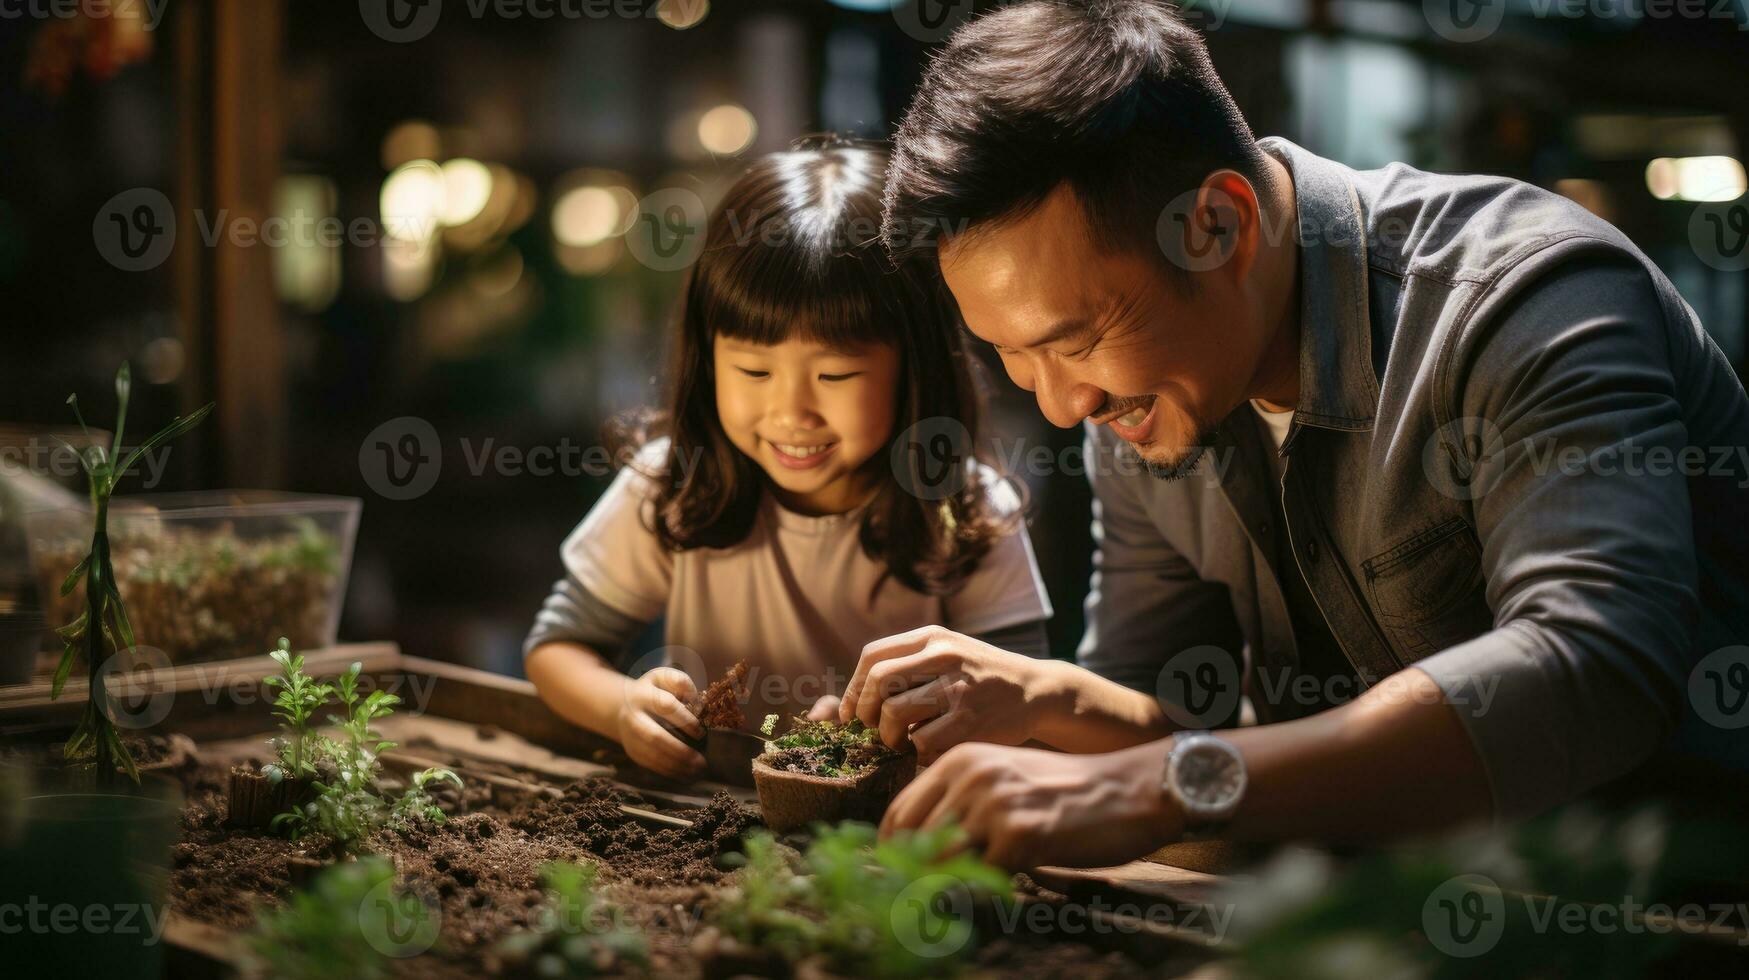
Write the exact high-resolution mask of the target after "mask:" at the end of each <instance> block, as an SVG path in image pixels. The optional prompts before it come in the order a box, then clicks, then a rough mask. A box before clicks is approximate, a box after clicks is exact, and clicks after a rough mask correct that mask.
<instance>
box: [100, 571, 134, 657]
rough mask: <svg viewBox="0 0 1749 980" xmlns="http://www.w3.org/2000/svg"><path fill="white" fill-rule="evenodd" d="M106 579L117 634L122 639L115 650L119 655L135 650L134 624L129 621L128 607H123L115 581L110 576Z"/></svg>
mask: <svg viewBox="0 0 1749 980" xmlns="http://www.w3.org/2000/svg"><path fill="white" fill-rule="evenodd" d="M105 578H106V581H105V583H104V585H105V586H106V588H107V590H108V592H109V598H110V600H111V602H110V608H111V609H112V610H114V612H113V613H112V614H111V615H112V617H113V618H114V619H115V626H116V633H117V634H118V635H119V636H120V637H121V645H120V646H118V647H116V648H115V649H116V651H117V652H118V653H119V652H120V651H122V650H132V649H133V648H134V624H133V622H132V621H131V620H129V619H128V608H127V606H124V605H122V601H121V593H120V592H119V591H117V590H116V587H115V579H114V578H113V577H109V576H106V577H105Z"/></svg>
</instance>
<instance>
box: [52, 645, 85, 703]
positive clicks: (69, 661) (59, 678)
mask: <svg viewBox="0 0 1749 980" xmlns="http://www.w3.org/2000/svg"><path fill="white" fill-rule="evenodd" d="M66 646H67V648H66V650H65V651H63V652H62V654H61V662H60V664H59V665H58V666H56V667H55V679H54V681H53V683H51V684H50V685H49V700H51V701H52V700H54V699H56V698H58V697H60V696H61V688H62V687H65V686H66V684H67V678H68V677H70V676H72V673H73V660H74V659H75V658H76V657H77V656H78V653H79V642H78V641H77V640H73V639H68V640H67V644H66Z"/></svg>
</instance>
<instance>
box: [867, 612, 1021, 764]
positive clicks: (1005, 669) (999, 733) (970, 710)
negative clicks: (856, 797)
mask: <svg viewBox="0 0 1749 980" xmlns="http://www.w3.org/2000/svg"><path fill="white" fill-rule="evenodd" d="M1049 676H1050V675H1049V669H1048V662H1047V661H1039V660H1034V659H1033V658H1031V657H1025V656H1022V655H1020V654H1018V653H1009V652H1008V651H1006V650H998V649H997V648H995V647H993V646H991V645H990V644H988V643H984V642H982V641H980V640H974V639H972V638H971V637H969V636H962V635H960V634H959V633H955V632H953V631H952V630H949V629H946V628H944V627H941V626H925V627H923V628H922V629H915V630H912V631H911V632H909V633H900V634H898V635H897V636H889V637H887V638H885V639H882V640H876V641H874V642H873V643H870V644H869V645H867V646H865V647H863V648H862V657H861V659H859V660H858V661H857V662H856V672H855V673H854V674H852V675H851V677H850V683H849V684H848V685H847V686H846V687H845V689H844V698H843V701H842V702H841V703H840V704H839V706H838V717H839V720H840V721H843V722H849V721H850V720H851V719H852V718H860V719H862V723H863V724H865V725H867V726H869V727H870V728H877V729H879V730H880V735H881V741H883V742H885V743H887V744H888V745H889V746H892V747H893V748H898V747H899V746H900V745H902V744H903V743H904V741H905V738H906V736H907V734H909V736H910V739H911V742H912V744H913V745H915V746H916V747H917V754H918V756H919V757H920V758H921V759H922V761H924V762H927V761H929V760H930V759H932V758H934V757H936V756H939V755H940V754H941V753H943V752H945V751H947V750H948V749H949V748H951V747H952V746H954V745H957V744H959V743H960V742H971V741H978V742H999V743H1002V744H1006V745H1018V744H1020V743H1021V742H1024V741H1026V740H1027V739H1029V738H1032V737H1033V733H1034V722H1035V720H1036V719H1035V715H1037V714H1038V713H1039V712H1040V711H1042V710H1043V707H1042V703H1043V701H1044V700H1045V699H1047V698H1048V697H1050V696H1051V695H1052V694H1053V693H1054V690H1053V688H1052V685H1051V683H1050V682H1049V680H1048V677H1049ZM912 726H918V727H917V729H916V731H911V728H912Z"/></svg>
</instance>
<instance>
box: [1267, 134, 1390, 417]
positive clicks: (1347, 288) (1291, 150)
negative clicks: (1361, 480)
mask: <svg viewBox="0 0 1749 980" xmlns="http://www.w3.org/2000/svg"><path fill="white" fill-rule="evenodd" d="M1258 146H1259V147H1260V148H1261V149H1262V150H1263V152H1265V153H1268V154H1269V155H1270V156H1272V157H1274V158H1275V159H1277V160H1279V161H1281V163H1282V165H1283V166H1285V167H1287V169H1288V172H1289V173H1291V174H1292V175H1293V182H1294V200H1295V207H1296V210H1297V212H1298V215H1299V221H1298V225H1299V228H1298V231H1299V235H1300V400H1299V405H1298V406H1297V407H1296V408H1295V410H1294V421H1295V422H1296V423H1300V424H1304V425H1315V426H1319V427H1321V428H1327V429H1342V430H1349V431H1361V430H1366V429H1370V428H1372V424H1373V415H1374V413H1375V412H1376V410H1377V408H1378V402H1379V385H1378V376H1377V375H1376V374H1375V373H1374V371H1373V363H1372V322H1371V317H1370V316H1369V314H1368V307H1367V236H1366V227H1365V225H1364V223H1363V222H1362V220H1361V215H1360V199H1359V196H1358V195H1357V194H1356V193H1355V190H1354V185H1353V183H1351V182H1350V181H1349V179H1348V174H1349V172H1350V171H1349V170H1348V168H1347V167H1344V166H1342V165H1341V164H1339V163H1337V162H1335V161H1333V160H1326V159H1325V158H1323V157H1320V156H1318V155H1316V154H1314V153H1310V152H1307V151H1306V150H1304V149H1302V148H1301V147H1299V146H1296V145H1294V144H1293V143H1290V142H1288V141H1287V140H1285V139H1282V138H1281V137H1279V136H1271V137H1267V138H1265V139H1262V140H1259V141H1258ZM1241 410H1242V411H1247V412H1249V411H1250V410H1251V408H1250V406H1248V405H1247V406H1241ZM1294 434H1295V433H1289V435H1288V442H1287V444H1286V445H1285V446H1283V451H1286V449H1287V448H1289V447H1291V446H1292V445H1293V438H1294Z"/></svg>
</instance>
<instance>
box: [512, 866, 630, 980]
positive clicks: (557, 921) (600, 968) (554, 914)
mask: <svg viewBox="0 0 1749 980" xmlns="http://www.w3.org/2000/svg"><path fill="white" fill-rule="evenodd" d="M595 876H596V868H595V865H593V864H571V863H567V862H560V861H554V862H550V863H548V864H546V865H543V866H542V867H541V881H542V883H543V884H544V885H545V887H546V892H547V902H546V904H545V905H543V906H542V907H541V910H540V913H539V917H538V919H537V921H536V923H535V925H534V927H533V928H530V929H526V930H524V931H521V932H517V933H513V934H512V935H510V936H507V937H505V938H504V940H502V941H501V942H500V943H499V944H498V947H497V950H496V952H497V954H498V957H499V958H500V959H501V960H502V961H503V964H504V966H505V968H506V970H505V972H506V973H508V974H510V975H512V976H537V977H593V976H598V975H600V974H602V973H608V972H619V971H620V970H621V969H623V967H624V966H625V965H627V964H637V965H640V966H642V965H647V964H648V963H649V956H650V952H649V947H648V946H647V945H646V944H645V942H644V937H643V935H642V934H640V933H638V932H637V931H636V930H635V929H633V928H631V927H630V926H628V925H627V924H626V923H625V922H624V921H623V916H622V913H621V912H620V910H619V909H618V908H616V907H614V906H611V905H609V904H607V903H606V902H603V901H601V900H600V899H599V898H598V897H597V896H596V894H595Z"/></svg>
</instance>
